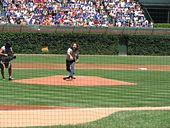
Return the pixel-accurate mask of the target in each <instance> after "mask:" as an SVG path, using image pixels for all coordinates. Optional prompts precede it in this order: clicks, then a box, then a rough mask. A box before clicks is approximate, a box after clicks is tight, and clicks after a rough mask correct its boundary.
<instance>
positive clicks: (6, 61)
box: [0, 42, 16, 80]
mask: <svg viewBox="0 0 170 128" xmlns="http://www.w3.org/2000/svg"><path fill="white" fill-rule="evenodd" d="M13 59H16V56H15V55H14V52H13V50H12V44H11V43H10V42H7V43H6V44H5V46H2V47H1V48H0V69H1V75H2V79H3V80H5V76H4V70H5V68H8V74H9V78H8V79H9V80H13V77H12V64H11V63H10V61H11V60H13Z"/></svg>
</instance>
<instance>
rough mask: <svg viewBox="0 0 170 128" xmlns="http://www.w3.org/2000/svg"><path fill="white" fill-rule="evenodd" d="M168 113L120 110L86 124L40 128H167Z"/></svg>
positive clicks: (169, 118)
mask: <svg viewBox="0 0 170 128" xmlns="http://www.w3.org/2000/svg"><path fill="white" fill-rule="evenodd" d="M169 115H170V111H122V112H117V113H114V114H112V115H110V116H109V117H107V118H103V119H101V120H98V121H95V122H92V123H88V124H82V125H68V126H50V127H41V128H169V124H170V116H169ZM32 128H39V127H32Z"/></svg>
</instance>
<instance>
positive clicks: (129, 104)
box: [0, 54, 170, 128]
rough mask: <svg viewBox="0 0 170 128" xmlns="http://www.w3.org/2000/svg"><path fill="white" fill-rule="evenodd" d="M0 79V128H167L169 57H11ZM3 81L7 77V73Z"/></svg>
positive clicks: (168, 115)
mask: <svg viewBox="0 0 170 128" xmlns="http://www.w3.org/2000/svg"><path fill="white" fill-rule="evenodd" d="M12 64H13V76H14V78H15V80H13V81H8V80H7V79H6V80H0V127H3V128H4V127H17V128H18V127H31V128H33V127H34V128H38V127H43V128H48V127H50V128H169V127H170V111H169V110H170V57H169V56H111V55H103V56H102V55H94V56H93V55H90V56H88V55H82V56H80V63H78V64H76V66H75V76H76V79H74V80H72V81H64V80H63V79H62V78H63V77H64V76H66V75H68V74H67V72H66V70H65V55H46V54H44V55H17V59H16V60H13V62H12ZM5 73H6V78H8V77H7V71H6V72H5Z"/></svg>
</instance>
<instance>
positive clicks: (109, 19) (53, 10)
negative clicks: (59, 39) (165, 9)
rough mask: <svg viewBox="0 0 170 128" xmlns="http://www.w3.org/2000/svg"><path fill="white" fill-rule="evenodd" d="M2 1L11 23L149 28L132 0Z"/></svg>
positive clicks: (138, 7)
mask: <svg viewBox="0 0 170 128" xmlns="http://www.w3.org/2000/svg"><path fill="white" fill-rule="evenodd" d="M1 2H2V7H3V10H4V11H5V14H6V17H7V19H8V20H7V22H8V23H10V24H22V25H27V24H31V25H61V26H84V27H86V26H103V27H114V26H117V27H150V23H149V21H148V20H147V19H146V18H145V16H144V12H143V10H142V8H141V6H140V5H139V4H138V3H137V2H135V1H132V0H1ZM0 16H1V13H0ZM0 24H1V22H0Z"/></svg>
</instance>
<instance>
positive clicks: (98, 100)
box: [0, 70, 170, 107]
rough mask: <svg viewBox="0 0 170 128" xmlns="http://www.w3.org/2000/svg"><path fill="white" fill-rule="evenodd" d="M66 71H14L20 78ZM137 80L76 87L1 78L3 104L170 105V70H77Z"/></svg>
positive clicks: (0, 100)
mask: <svg viewBox="0 0 170 128" xmlns="http://www.w3.org/2000/svg"><path fill="white" fill-rule="evenodd" d="M61 74H66V72H65V71H64V70H14V76H15V77H16V78H17V79H23V78H32V77H43V76H53V75H61ZM76 74H77V75H94V76H100V77H105V78H110V79H117V80H124V81H128V82H134V83H137V85H136V86H100V87H96V86H95V87H88V86H86V87H80V86H79V87H75V86H74V87H73V86H48V85H28V84H19V83H11V82H8V81H0V104H11V103H12V104H34V105H55V106H76V107H99V106H100V107H111V106H169V105H170V100H169V99H170V86H169V85H170V81H169V78H170V72H157V71H108V70H76Z"/></svg>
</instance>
